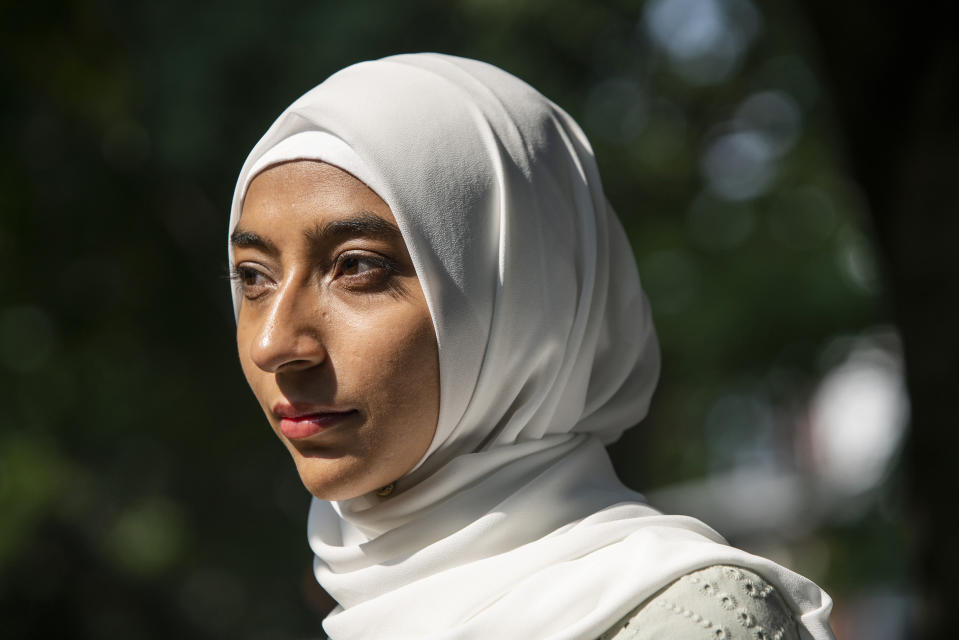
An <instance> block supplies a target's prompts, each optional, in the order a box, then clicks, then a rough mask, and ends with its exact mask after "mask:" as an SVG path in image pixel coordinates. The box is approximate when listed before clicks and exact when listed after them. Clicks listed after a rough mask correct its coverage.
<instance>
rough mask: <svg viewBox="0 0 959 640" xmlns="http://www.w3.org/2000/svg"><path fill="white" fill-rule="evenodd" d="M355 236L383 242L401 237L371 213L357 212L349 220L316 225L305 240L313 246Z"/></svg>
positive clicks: (381, 219)
mask: <svg viewBox="0 0 959 640" xmlns="http://www.w3.org/2000/svg"><path fill="white" fill-rule="evenodd" d="M355 236H366V237H370V238H380V239H383V240H394V239H396V238H401V237H402V235H401V234H400V230H399V229H398V228H397V227H396V225H395V224H393V223H391V222H389V221H387V220H384V219H383V218H381V217H379V216H378V215H376V214H375V213H373V212H372V211H358V212H357V213H356V214H354V215H353V216H351V217H349V218H344V219H340V220H332V221H330V222H327V223H326V224H324V225H316V227H314V228H313V229H311V230H310V231H307V232H306V238H307V240H309V241H310V242H311V243H313V244H318V243H320V242H323V241H326V242H329V241H331V240H337V239H340V238H344V237H355Z"/></svg>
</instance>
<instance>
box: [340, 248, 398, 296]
mask: <svg viewBox="0 0 959 640" xmlns="http://www.w3.org/2000/svg"><path fill="white" fill-rule="evenodd" d="M397 272H398V270H397V268H396V267H395V266H394V264H393V262H392V261H391V260H390V259H389V258H387V257H386V256H382V255H379V254H373V253H360V252H354V253H345V254H343V255H341V256H340V258H339V260H337V266H336V277H337V278H341V279H342V284H343V286H345V287H347V288H349V289H355V290H371V289H376V288H378V287H382V286H384V285H386V284H387V283H388V282H389V280H390V276H392V275H393V274H394V273H397Z"/></svg>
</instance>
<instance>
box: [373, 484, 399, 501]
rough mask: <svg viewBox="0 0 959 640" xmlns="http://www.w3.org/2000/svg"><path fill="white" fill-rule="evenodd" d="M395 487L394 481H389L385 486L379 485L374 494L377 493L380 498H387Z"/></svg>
mask: <svg viewBox="0 0 959 640" xmlns="http://www.w3.org/2000/svg"><path fill="white" fill-rule="evenodd" d="M395 488H396V483H395V482H391V483H389V484H388V485H386V486H385V487H380V488H379V489H377V490H376V491H375V492H374V493H376V495H378V496H379V497H381V498H388V497H390V495H391V494H392V493H393V489H395Z"/></svg>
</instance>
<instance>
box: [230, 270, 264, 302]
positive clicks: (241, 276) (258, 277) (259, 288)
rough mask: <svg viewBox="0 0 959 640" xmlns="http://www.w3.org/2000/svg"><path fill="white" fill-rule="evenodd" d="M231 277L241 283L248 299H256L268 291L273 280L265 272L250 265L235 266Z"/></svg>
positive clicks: (241, 287)
mask: <svg viewBox="0 0 959 640" xmlns="http://www.w3.org/2000/svg"><path fill="white" fill-rule="evenodd" d="M230 279H231V280H234V281H235V282H239V283H240V289H241V290H242V291H243V296H244V297H245V298H246V299H248V300H255V299H256V298H259V297H260V296H261V295H263V294H264V293H266V290H267V288H268V287H269V286H270V284H271V282H272V281H271V280H270V278H269V277H267V275H266V274H265V273H263V272H262V271H260V270H258V269H254V268H253V267H248V266H238V267H234V268H233V269H232V271H231V273H230Z"/></svg>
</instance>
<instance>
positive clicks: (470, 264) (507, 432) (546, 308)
mask: <svg viewBox="0 0 959 640" xmlns="http://www.w3.org/2000/svg"><path fill="white" fill-rule="evenodd" d="M296 159H313V160H322V161H324V162H328V163H330V164H333V165H336V166H338V167H340V168H342V169H344V170H346V171H348V172H349V173H351V174H353V175H355V176H356V177H358V178H359V179H360V180H362V181H363V182H364V183H366V184H367V185H368V186H370V188H372V189H373V190H374V191H375V192H376V193H377V194H379V196H380V197H381V198H382V199H383V200H384V201H385V202H386V203H387V204H388V205H389V206H390V209H391V210H392V211H393V214H394V216H395V217H396V220H397V223H398V225H399V227H400V231H401V232H402V234H403V238H404V240H405V241H406V244H407V246H408V248H409V251H410V255H411V256H412V259H413V263H414V266H415V269H416V273H417V275H418V276H419V279H420V282H421V283H422V286H423V290H424V292H425V294H426V299H427V303H428V305H429V309H430V313H431V316H432V319H433V324H434V326H435V329H436V338H437V342H438V344H439V359H440V390H441V391H440V394H441V399H440V413H439V421H438V424H437V428H436V435H435V436H434V439H433V442H432V444H431V446H430V448H429V450H428V452H427V453H426V455H425V456H424V457H423V459H422V460H421V461H420V463H419V464H418V465H417V467H416V468H415V469H414V470H413V471H412V472H410V473H409V474H407V475H406V476H404V477H403V478H401V479H400V480H399V481H398V482H397V487H396V491H395V493H394V494H393V495H392V496H391V497H389V498H378V497H376V496H373V495H367V496H360V497H357V498H354V499H351V500H346V501H342V502H324V501H320V500H316V499H314V500H313V503H312V506H311V509H310V515H309V525H308V535H309V543H310V546H311V548H312V549H313V551H314V553H315V554H316V559H315V563H314V565H315V566H314V568H315V573H316V577H317V580H318V581H319V582H320V584H322V585H323V587H324V588H325V589H326V590H327V591H328V592H329V593H330V594H331V595H332V596H333V597H334V598H335V599H336V600H337V602H338V603H339V607H337V609H336V610H335V611H334V612H333V613H332V614H331V615H330V616H329V617H328V618H327V619H326V621H325V622H324V628H325V629H326V632H327V633H328V634H329V635H330V637H331V638H333V639H334V640H340V639H374V638H390V639H397V638H410V639H413V638H416V639H418V640H423V639H432V638H436V639H439V638H482V639H484V640H485V639H487V638H551V639H557V640H558V639H561V638H569V639H574V638H575V639H583V638H592V637H596V636H598V635H599V634H600V633H602V632H603V631H605V630H606V629H607V628H609V627H610V626H612V624H613V623H614V622H615V621H616V620H618V619H619V618H620V617H621V616H623V615H624V614H625V613H627V612H628V611H629V610H630V609H632V608H633V607H635V606H636V605H638V604H639V603H640V602H642V601H643V600H644V599H646V598H647V597H649V596H651V595H652V594H654V593H655V592H656V591H658V590H659V589H660V588H662V587H663V586H665V585H666V584H668V583H670V582H671V581H673V580H674V579H676V578H678V577H680V576H682V575H684V574H686V573H688V572H690V571H693V570H695V569H698V568H702V567H705V566H709V565H713V564H733V565H740V566H744V567H747V568H750V569H753V570H754V571H757V572H758V573H760V574H761V575H763V576H765V577H766V578H767V579H768V580H769V581H770V582H771V583H772V584H773V585H774V586H776V587H777V588H778V590H779V591H780V593H782V594H783V595H784V596H785V597H786V599H787V601H789V602H790V604H791V606H792V607H793V608H794V611H795V612H796V614H797V617H799V618H800V620H801V623H802V624H803V625H804V627H805V629H806V632H807V634H808V637H811V638H816V639H817V640H826V639H828V638H831V637H832V634H831V633H830V631H829V629H828V624H827V617H828V613H829V610H830V608H831V604H832V603H831V600H830V599H829V596H827V595H826V594H825V593H824V592H823V591H821V590H820V589H819V588H818V587H817V586H816V585H814V584H813V583H811V582H809V581H808V580H806V579H805V578H802V577H801V576H798V575H796V574H795V573H792V572H790V571H788V570H786V569H784V568H782V567H780V566H778V565H776V564H774V563H772V562H770V561H768V560H765V559H763V558H759V557H756V556H752V555H749V554H747V553H745V552H742V551H739V550H737V549H734V548H732V547H729V546H727V545H726V544H725V542H724V541H723V539H722V538H721V537H720V536H719V535H718V534H717V533H715V532H714V531H713V530H712V529H710V528H709V527H707V526H706V525H704V524H702V523H701V522H699V521H697V520H694V519H692V518H688V517H684V516H665V515H661V514H660V513H658V512H657V511H655V510H654V509H652V508H651V507H649V506H647V505H645V504H644V502H643V498H642V496H640V495H639V494H637V493H634V492H633V491H630V490H629V489H627V488H626V487H624V486H623V485H622V484H621V483H620V482H619V481H618V480H617V478H616V476H615V474H614V473H613V470H612V467H611V465H610V463H609V459H608V456H607V454H606V450H605V448H604V446H603V445H605V444H608V443H610V442H613V441H614V440H616V439H617V438H618V437H619V436H620V434H621V433H622V432H623V431H624V430H625V429H627V428H628V427H631V426H633V425H634V424H636V423H637V422H639V421H640V420H641V419H642V418H643V416H644V415H645V414H646V410H647V407H648V405H649V400H650V396H651V395H652V392H653V388H654V387H655V384H656V379H657V376H658V372H659V350H658V346H657V342H656V337H655V332H654V329H653V324H652V319H651V316H650V310H649V305H648V302H647V300H646V296H645V295H644V293H643V291H642V289H641V287H640V283H639V277H638V275H637V273H636V266H635V261H634V258H633V255H632V252H631V250H630V247H629V244H628V242H627V240H626V236H625V233H624V232H623V229H622V227H621V226H620V224H619V222H618V220H617V219H616V217H615V215H614V213H613V211H612V209H611V208H610V206H609V204H608V203H607V201H606V197H605V195H604V193H603V189H602V184H601V182H600V177H599V173H598V169H597V167H596V163H595V160H594V158H593V153H592V150H591V148H590V146H589V142H588V141H587V140H586V137H585V135H584V134H583V132H582V131H581V130H580V128H579V127H578V126H577V125H576V123H575V122H574V121H573V120H572V118H570V117H569V116H568V115H567V114H566V113H565V112H564V111H563V110H562V109H560V108H559V107H557V106H556V105H554V104H553V103H552V102H550V101H549V100H547V99H546V98H545V97H543V96H542V95H541V94H540V93H538V92H537V91H536V90H535V89H533V88H532V87H530V86H529V85H527V84H525V83H524V82H522V81H520V80H519V79H517V78H515V77H513V76H511V75H509V74H508V73H505V72H504V71H502V70H500V69H498V68H496V67H493V66H491V65H488V64H485V63H482V62H477V61H474V60H468V59H463V58H456V57H452V56H446V55H438V54H413V55H400V56H393V57H389V58H385V59H382V60H377V61H372V62H363V63H360V64H356V65H353V66H351V67H348V68H346V69H344V70H342V71H340V72H338V73H336V74H334V75H333V76H331V77H330V78H329V79H327V80H326V81H325V82H323V83H322V84H320V85H319V86H317V87H316V88H314V89H312V90H311V91H309V92H307V93H306V94H305V95H304V96H302V97H301V98H300V99H298V100H297V101H296V102H294V103H293V104H292V105H291V106H290V107H289V108H288V109H287V110H286V111H284V112H283V114H281V115H280V117H279V118H278V119H277V120H276V122H274V123H273V125H272V126H271V127H270V129H269V130H268V131H267V132H266V134H265V135H264V136H263V138H262V139H261V140H260V141H259V142H258V143H257V145H256V146H255V147H254V148H253V151H252V152H251V153H250V156H249V157H248V158H247V160H246V163H245V164H244V166H243V169H242V171H241V173H240V177H239V180H238V182H237V186H236V192H235V194H234V200H233V209H232V212H231V218H230V230H231V231H232V230H233V228H234V227H235V225H236V222H237V220H238V218H239V215H240V211H241V209H242V204H243V198H244V195H245V193H246V189H247V187H248V185H249V183H250V181H251V180H252V179H253V177H255V176H256V174H257V173H259V172H260V171H262V170H263V169H265V168H266V167H268V166H271V165H274V164H277V163H280V162H285V161H290V160H296ZM234 300H235V304H237V305H238V304H239V297H238V296H236V295H235V294H234Z"/></svg>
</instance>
